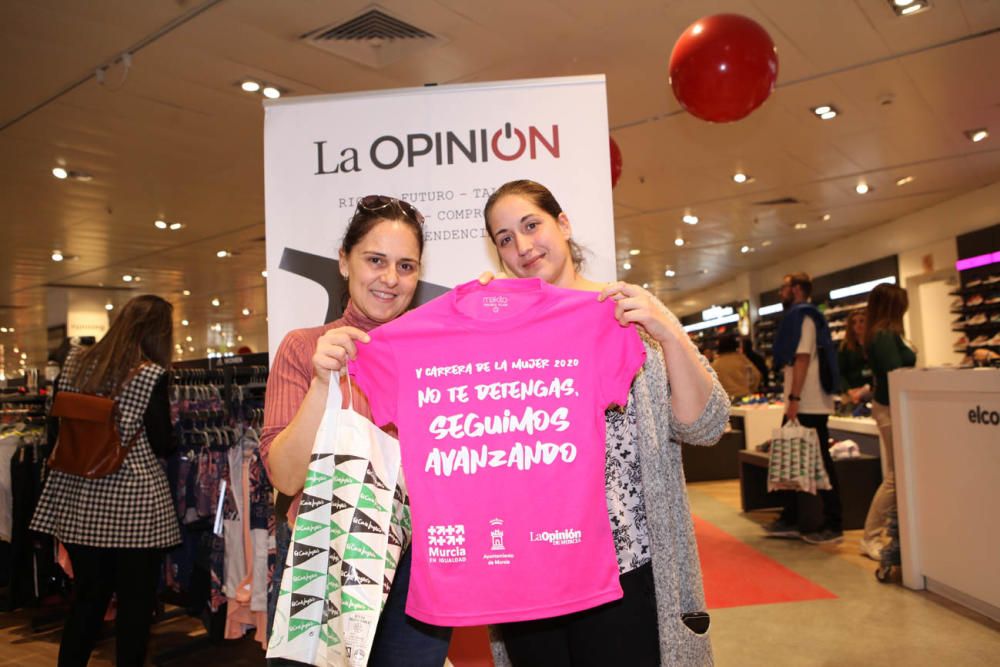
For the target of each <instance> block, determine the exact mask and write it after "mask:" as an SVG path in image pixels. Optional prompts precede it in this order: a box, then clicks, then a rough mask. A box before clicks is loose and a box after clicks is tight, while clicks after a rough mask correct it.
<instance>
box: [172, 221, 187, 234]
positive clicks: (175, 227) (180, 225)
mask: <svg viewBox="0 0 1000 667" xmlns="http://www.w3.org/2000/svg"><path fill="white" fill-rule="evenodd" d="M178 229H184V223H183V222H171V223H170V231H172V232H176V231H177V230H178Z"/></svg>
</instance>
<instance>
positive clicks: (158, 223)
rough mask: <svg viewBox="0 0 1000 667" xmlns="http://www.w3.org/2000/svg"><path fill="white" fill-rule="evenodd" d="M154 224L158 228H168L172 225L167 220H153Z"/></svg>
mask: <svg viewBox="0 0 1000 667" xmlns="http://www.w3.org/2000/svg"><path fill="white" fill-rule="evenodd" d="M153 226H154V227H156V228H157V229H166V228H167V227H169V226H170V225H169V224H167V221H166V220H156V221H154V222H153Z"/></svg>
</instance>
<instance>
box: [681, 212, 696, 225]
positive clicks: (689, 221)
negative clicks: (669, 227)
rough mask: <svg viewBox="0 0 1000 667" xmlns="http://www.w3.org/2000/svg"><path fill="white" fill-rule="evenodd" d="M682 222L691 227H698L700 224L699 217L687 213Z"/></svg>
mask: <svg viewBox="0 0 1000 667" xmlns="http://www.w3.org/2000/svg"><path fill="white" fill-rule="evenodd" d="M681 220H683V221H684V222H685V223H686V224H689V225H697V224H698V216H696V215H691V214H690V213H685V214H684V217H683V218H681Z"/></svg>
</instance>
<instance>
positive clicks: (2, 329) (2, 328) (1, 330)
mask: <svg viewBox="0 0 1000 667" xmlns="http://www.w3.org/2000/svg"><path fill="white" fill-rule="evenodd" d="M0 333H7V327H0ZM15 351H16V350H15Z"/></svg>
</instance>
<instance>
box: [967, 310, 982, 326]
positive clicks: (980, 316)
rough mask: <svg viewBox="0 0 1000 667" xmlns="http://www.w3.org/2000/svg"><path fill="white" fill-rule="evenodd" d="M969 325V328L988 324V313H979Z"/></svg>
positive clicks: (972, 318)
mask: <svg viewBox="0 0 1000 667" xmlns="http://www.w3.org/2000/svg"><path fill="white" fill-rule="evenodd" d="M967 324H969V326H976V325H977V324H986V313H979V314H978V315H975V316H973V317H970V318H969V321H968V322H967Z"/></svg>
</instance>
